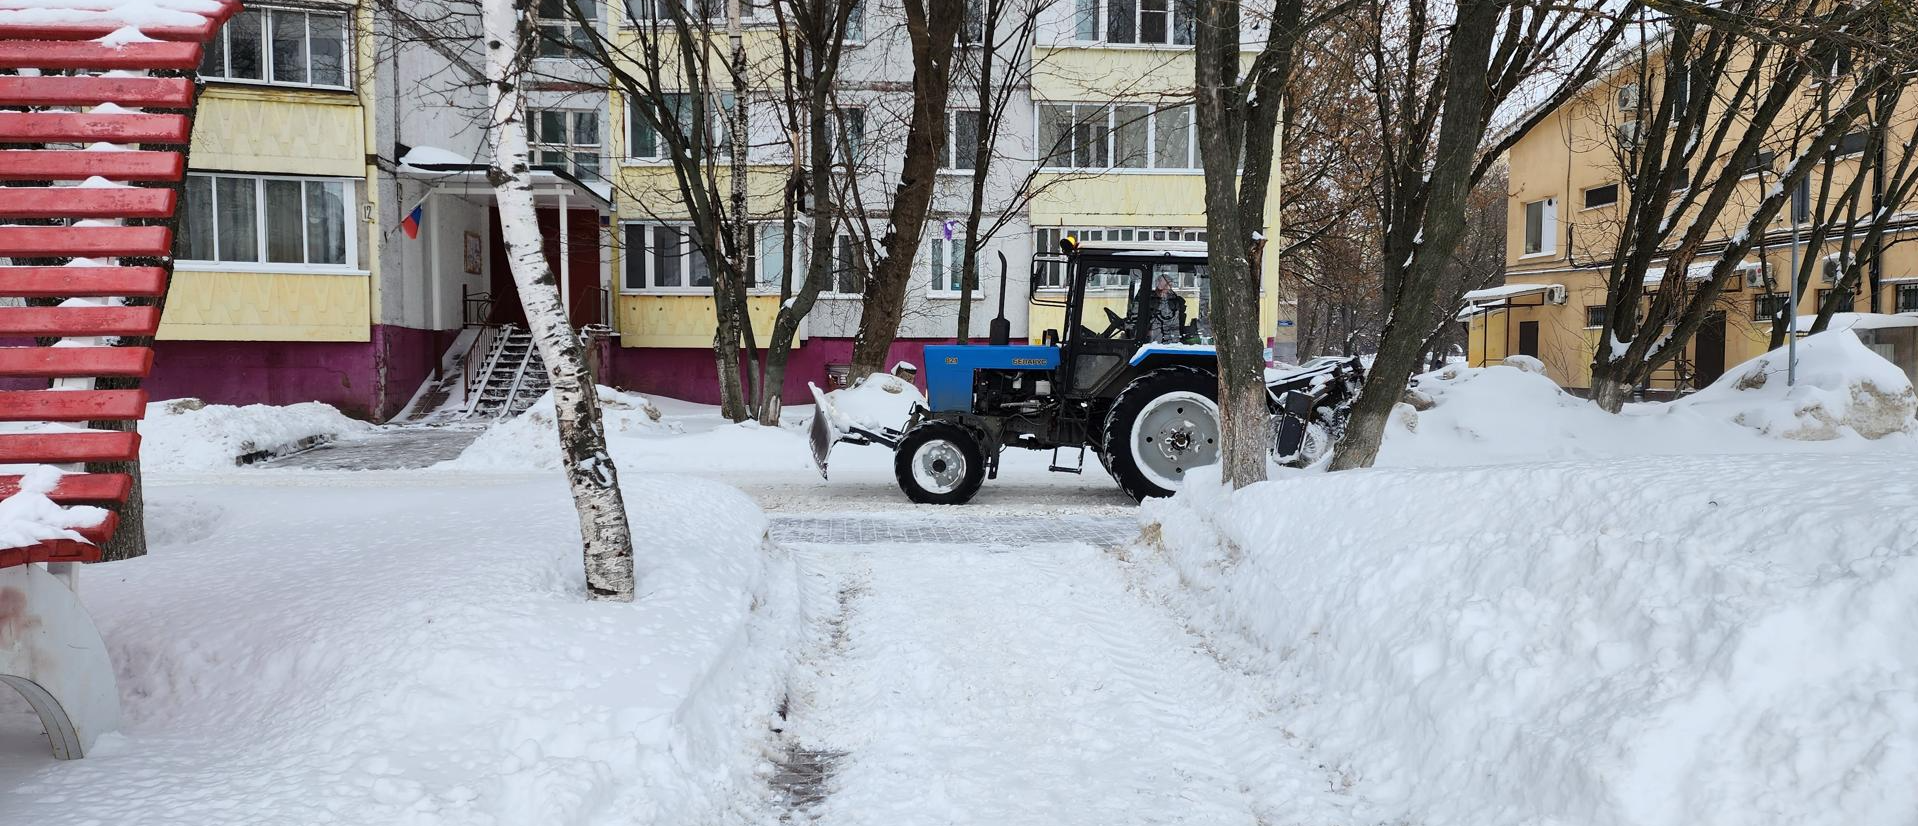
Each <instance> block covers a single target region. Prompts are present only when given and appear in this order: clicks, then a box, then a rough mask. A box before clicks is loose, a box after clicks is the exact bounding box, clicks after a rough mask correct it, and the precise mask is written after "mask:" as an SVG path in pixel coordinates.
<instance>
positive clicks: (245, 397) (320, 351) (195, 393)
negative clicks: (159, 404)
mask: <svg viewBox="0 0 1918 826" xmlns="http://www.w3.org/2000/svg"><path fill="white" fill-rule="evenodd" d="M458 334H459V331H457V330H416V329H412V328H409V327H391V326H384V325H376V326H374V327H373V334H372V340H371V341H363V342H315V341H160V342H156V343H155V344H154V347H153V349H154V355H153V376H152V377H151V378H149V379H147V382H146V386H147V389H148V391H149V392H150V394H151V395H152V397H153V398H154V399H156V400H157V399H177V398H183V397H188V396H191V397H194V398H198V399H204V400H206V401H209V402H213V403H216V404H293V403H296V402H308V401H319V402H325V403H327V404H330V405H333V406H334V407H337V408H339V409H340V410H341V411H342V412H344V413H346V414H347V415H349V416H355V417H359V418H364V419H374V420H385V419H387V418H390V417H391V416H393V415H394V414H396V413H398V412H399V410H400V408H401V407H403V406H404V405H405V404H406V403H407V401H409V400H410V399H412V398H413V393H414V391H416V390H418V389H419V386H420V384H421V382H423V381H425V379H426V377H427V375H428V374H430V373H431V372H432V370H433V365H434V364H435V363H436V362H437V361H438V360H439V357H440V355H441V354H442V353H444V352H445V350H446V348H447V347H448V346H450V345H451V344H452V341H453V338H454V337H455V336H457V335H458Z"/></svg>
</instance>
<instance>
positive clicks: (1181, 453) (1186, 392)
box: [1100, 367, 1219, 499]
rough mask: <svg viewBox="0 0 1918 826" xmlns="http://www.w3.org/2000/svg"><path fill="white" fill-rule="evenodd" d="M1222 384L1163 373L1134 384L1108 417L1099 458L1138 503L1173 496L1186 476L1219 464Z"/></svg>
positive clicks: (1185, 372)
mask: <svg viewBox="0 0 1918 826" xmlns="http://www.w3.org/2000/svg"><path fill="white" fill-rule="evenodd" d="M1218 394H1219V380H1218V378H1217V377H1215V376H1213V375H1212V374H1211V373H1207V372H1205V371H1203V370H1195V369H1193V368H1190V367H1163V368H1160V369H1158V370H1154V371H1152V372H1150V373H1147V374H1145V375H1143V376H1140V377H1138V378H1136V379H1133V380H1132V383H1131V384H1128V385H1126V388H1125V390H1123V391H1121V392H1120V393H1119V397H1118V398H1117V399H1114V400H1113V401H1112V412H1110V413H1108V414H1106V424H1105V428H1104V433H1103V434H1102V436H1101V441H1102V444H1101V445H1100V453H1101V454H1103V456H1104V458H1105V460H1106V470H1107V471H1109V472H1111V474H1112V478H1113V479H1114V480H1115V481H1117V482H1118V483H1119V487H1120V488H1121V489H1123V490H1124V491H1125V492H1126V494H1127V495H1129V496H1131V497H1132V498H1133V499H1145V498H1146V497H1148V496H1171V495H1172V494H1174V493H1176V492H1178V490H1179V488H1180V487H1181V486H1183V485H1184V484H1185V474H1186V472H1187V471H1189V470H1191V469H1193V468H1196V467H1203V466H1205V465H1210V464H1214V463H1217V462H1218V461H1219V403H1218Z"/></svg>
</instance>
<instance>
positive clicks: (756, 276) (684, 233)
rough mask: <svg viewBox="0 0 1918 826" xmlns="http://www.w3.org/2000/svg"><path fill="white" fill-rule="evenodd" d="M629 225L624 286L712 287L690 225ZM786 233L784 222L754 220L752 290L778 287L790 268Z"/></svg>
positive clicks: (749, 250)
mask: <svg viewBox="0 0 1918 826" xmlns="http://www.w3.org/2000/svg"><path fill="white" fill-rule="evenodd" d="M624 230H625V238H626V243H625V252H624V255H623V262H622V266H621V270H620V283H619V287H620V290H621V291H623V292H629V293H636V292H675V291H685V292H691V291H705V290H709V289H711V288H712V286H713V276H712V268H711V267H710V266H708V261H707V258H706V254H705V253H704V252H703V251H701V250H700V248H699V243H698V240H697V239H695V238H694V237H693V235H692V227H691V226H690V225H687V224H642V223H630V224H626V225H625V226H624ZM784 236H785V228H784V227H783V226H782V225H780V224H777V223H762V224H754V225H753V243H751V244H750V245H748V246H747V247H746V271H747V272H749V273H752V274H753V284H752V286H751V289H753V290H756V291H777V290H778V289H779V279H780V277H781V276H782V275H783V270H784V269H785V258H786V250H785V241H784ZM801 237H802V242H803V236H801ZM796 243H798V242H796ZM795 250H796V251H797V247H795Z"/></svg>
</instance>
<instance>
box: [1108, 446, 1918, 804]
mask: <svg viewBox="0 0 1918 826" xmlns="http://www.w3.org/2000/svg"><path fill="white" fill-rule="evenodd" d="M1908 467H1909V464H1908V461H1907V460H1905V459H1902V458H1900V457H1890V456H1863V457H1859V456H1846V457H1834V456H1811V457H1791V459H1790V460H1789V461H1781V460H1780V458H1779V457H1777V456H1771V457H1756V456H1754V457H1718V458H1713V459H1705V458H1697V459H1690V460H1686V461H1680V462H1674V461H1671V460H1670V459H1668V458H1663V457H1652V458H1645V459H1636V460H1623V461H1609V462H1583V463H1578V464H1547V465H1535V466H1523V467H1502V468H1497V469H1495V470H1491V469H1445V470H1374V471H1363V472H1352V473H1344V474H1331V475H1322V474H1314V475H1305V474H1300V475H1294V476H1291V477H1289V478H1285V479H1281V480H1277V481H1273V482H1268V483H1265V484H1261V485H1255V486H1253V487H1250V488H1247V489H1245V490H1242V491H1239V492H1237V493H1228V492H1226V491H1224V490H1223V489H1221V488H1219V487H1218V486H1216V485H1212V484H1204V483H1197V484H1195V485H1192V486H1189V487H1188V488H1187V491H1186V492H1185V493H1182V494H1181V495H1180V496H1179V497H1177V498H1176V499H1172V500H1161V501H1155V502H1149V503H1147V504H1146V505H1145V506H1144V507H1143V508H1142V511H1141V520H1142V522H1143V523H1145V524H1146V536H1147V537H1150V538H1152V539H1153V540H1154V541H1153V542H1152V544H1151V545H1150V546H1148V548H1147V552H1148V553H1152V552H1153V551H1154V550H1156V553H1157V554H1158V556H1154V557H1152V559H1153V560H1157V561H1158V562H1155V563H1154V564H1151V565H1148V566H1147V570H1148V571H1156V572H1157V574H1156V576H1157V577H1158V578H1159V584H1160V585H1162V586H1166V588H1167V592H1168V593H1173V594H1177V595H1179V600H1180V601H1181V602H1183V603H1184V605H1185V606H1186V607H1187V609H1188V610H1190V611H1191V613H1192V614H1193V620H1194V623H1195V624H1196V625H1197V626H1199V627H1200V628H1201V629H1203V630H1205V631H1206V632H1208V634H1209V635H1211V636H1213V637H1214V638H1215V639H1219V640H1226V641H1230V640H1242V641H1247V642H1249V644H1250V645H1249V648H1250V651H1251V653H1249V654H1248V655H1246V656H1247V658H1248V661H1249V662H1251V663H1254V664H1255V667H1259V668H1263V669H1265V670H1269V671H1273V672H1277V673H1276V674H1274V675H1272V680H1273V682H1274V683H1275V684H1276V685H1282V686H1286V687H1287V689H1288V691H1291V692H1295V694H1296V696H1295V698H1294V701H1295V703H1296V707H1295V708H1293V709H1292V710H1291V711H1290V712H1289V714H1288V716H1289V719H1288V720H1287V725H1288V730H1290V731H1292V732H1294V733H1296V734H1297V735H1298V736H1299V737H1300V738H1302V739H1303V740H1305V741H1306V742H1308V743H1311V744H1312V745H1313V746H1315V748H1316V749H1317V752H1318V754H1319V756H1320V757H1321V759H1323V760H1324V761H1325V762H1326V764H1327V765H1328V766H1329V767H1332V768H1333V769H1335V770H1336V771H1337V772H1338V773H1340V774H1342V775H1345V776H1348V777H1350V778H1353V779H1354V793H1356V794H1360V795H1362V796H1364V797H1365V798H1366V799H1368V800H1369V801H1371V802H1373V803H1375V804H1378V805H1379V806H1381V807H1382V809H1383V812H1382V816H1381V817H1379V818H1377V819H1378V820H1382V821H1384V822H1409V823H1425V824H1435V825H1436V824H1506V823H1538V824H1574V823H1577V824H1625V823H1630V824H1645V825H1646V826H1701V825H1703V824H1726V826H1734V825H1735V826H1758V825H1759V824H1832V826H1867V825H1869V824H1885V826H1893V825H1894V824H1898V825H1899V826H1902V824H1909V823H1910V822H1911V820H1910V818H1911V813H1912V812H1914V811H1918V784H1914V783H1912V778H1913V777H1918V548H1915V546H1914V544H1913V542H1912V541H1911V537H1912V536H1913V535H1918V489H1914V488H1913V487H1912V486H1910V485H1908V484H1903V483H1902V482H1901V481H1899V480H1902V479H1903V478H1905V477H1906V476H1908V475H1909V471H1908ZM1382 516H1384V518H1381V517H1382ZM1173 586H1178V587H1173Z"/></svg>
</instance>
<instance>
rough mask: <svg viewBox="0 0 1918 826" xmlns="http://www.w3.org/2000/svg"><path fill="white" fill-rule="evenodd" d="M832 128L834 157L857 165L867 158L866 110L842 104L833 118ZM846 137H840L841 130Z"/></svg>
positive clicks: (842, 161)
mask: <svg viewBox="0 0 1918 826" xmlns="http://www.w3.org/2000/svg"><path fill="white" fill-rule="evenodd" d="M830 125H831V127H832V128H831V129H830V130H828V131H829V132H830V133H831V135H832V142H833V150H832V151H833V157H835V158H838V159H839V160H840V162H841V163H851V164H853V165H855V166H857V165H858V164H860V163H862V162H864V161H865V159H866V110H865V109H863V108H861V107H858V106H842V107H840V108H839V112H838V116H837V117H836V118H835V119H834V120H833V122H832V124H830ZM841 131H844V132H845V137H844V138H843V139H841V138H840V132H841Z"/></svg>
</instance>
